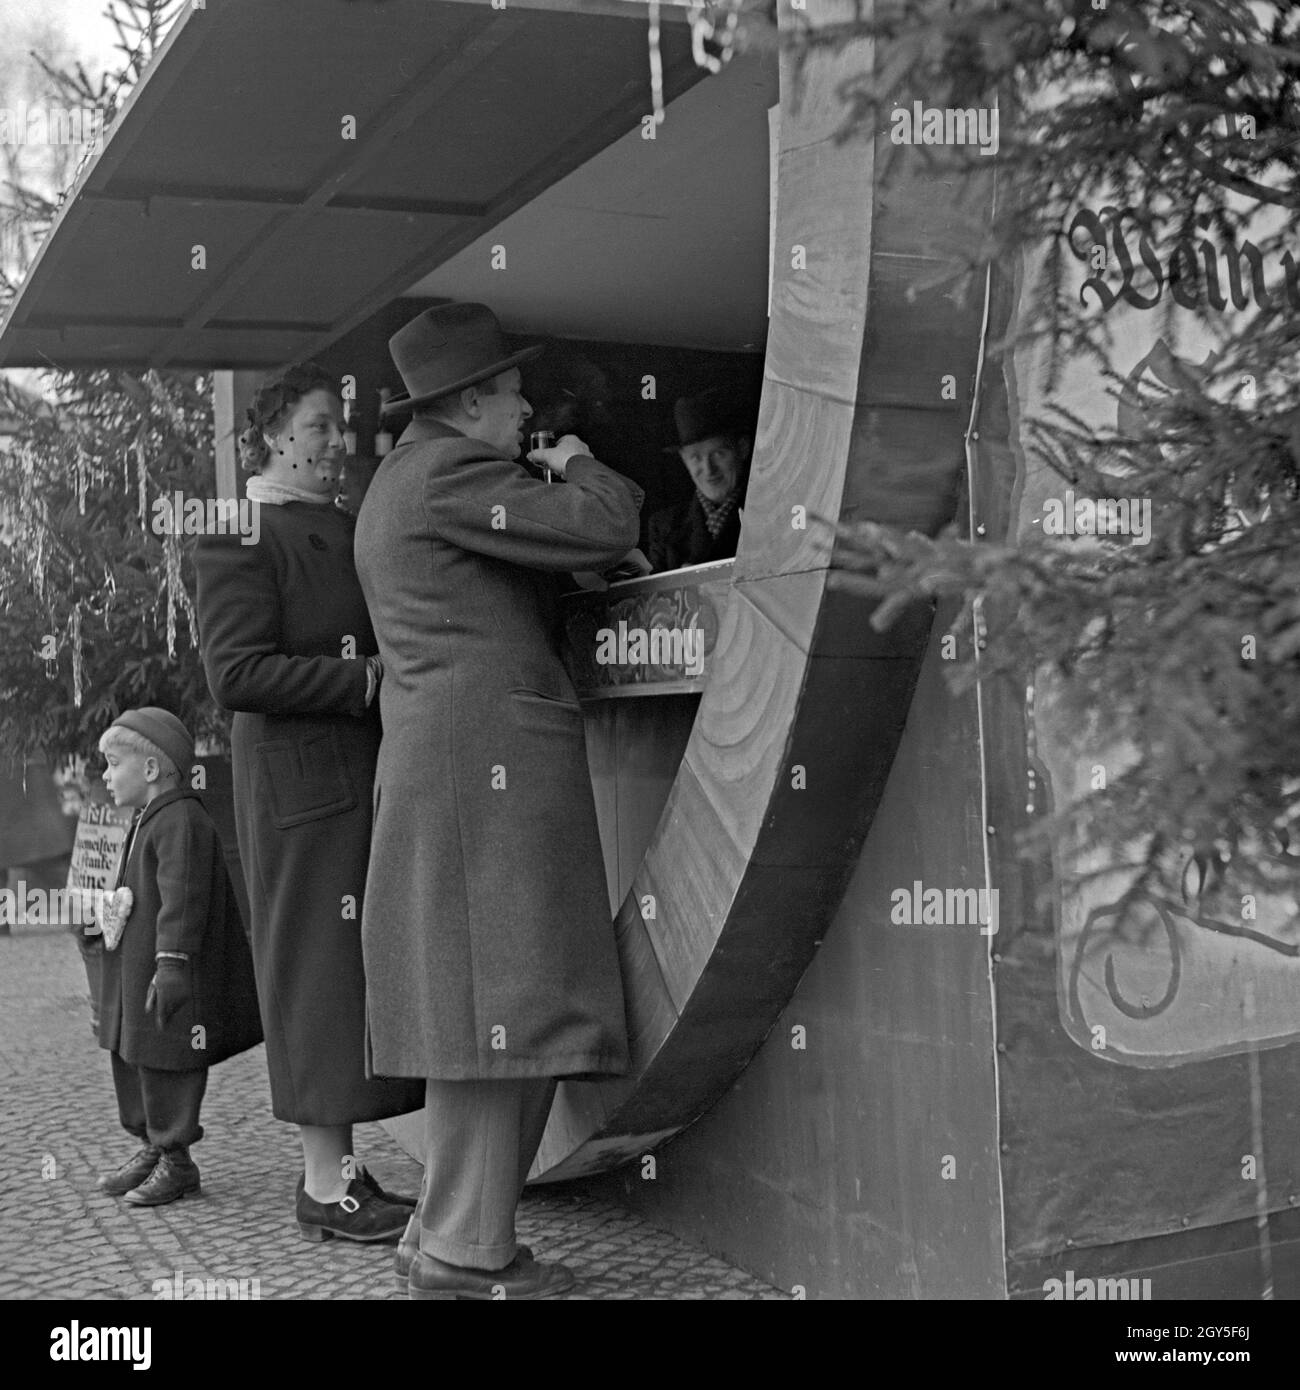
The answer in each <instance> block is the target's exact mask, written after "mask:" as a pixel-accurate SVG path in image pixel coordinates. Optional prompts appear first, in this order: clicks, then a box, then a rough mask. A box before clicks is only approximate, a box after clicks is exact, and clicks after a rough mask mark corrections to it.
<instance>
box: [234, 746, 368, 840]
mask: <svg viewBox="0 0 1300 1390" xmlns="http://www.w3.org/2000/svg"><path fill="white" fill-rule="evenodd" d="M257 760H258V764H259V766H260V767H261V771H262V777H263V780H264V783H265V789H266V793H267V796H268V799H269V804H270V811H271V820H272V823H273V824H274V825H275V827H276V829H277V830H288V829H290V828H291V827H292V826H295V825H303V824H305V823H306V822H308V821H313V820H324V819H325V817H327V816H339V815H342V814H343V813H344V812H345V811H352V810H355V809H356V805H357V794H356V789H355V788H354V787H353V785H352V778H351V777H350V776H349V775H348V767H347V763H346V761H345V760H344V756H343V748H342V745H341V744H340V742H339V739H338V735H337V734H336V733H335V732H334V730H332V729H324V730H322V731H321V732H320V733H314V734H304V735H302V736H301V737H299V738H278V739H268V740H267V741H266V742H265V743H259V744H257Z"/></svg>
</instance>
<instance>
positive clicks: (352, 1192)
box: [297, 1178, 411, 1242]
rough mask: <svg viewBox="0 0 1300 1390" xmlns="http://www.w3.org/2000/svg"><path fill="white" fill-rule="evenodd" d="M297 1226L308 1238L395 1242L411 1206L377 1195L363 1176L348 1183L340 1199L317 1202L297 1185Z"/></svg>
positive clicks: (303, 1187) (407, 1217) (301, 1186)
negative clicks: (388, 1200) (367, 1184)
mask: <svg viewBox="0 0 1300 1390" xmlns="http://www.w3.org/2000/svg"><path fill="white" fill-rule="evenodd" d="M297 1215H298V1230H299V1232H300V1233H301V1234H302V1236H303V1238H304V1239H305V1240H332V1239H333V1238H334V1237H335V1236H338V1237H339V1238H340V1239H342V1240H361V1241H367V1242H392V1241H397V1240H400V1239H401V1236H402V1232H403V1231H404V1230H406V1223H407V1222H408V1221H409V1220H410V1219H411V1208H410V1207H405V1206H402V1205H400V1204H399V1203H396V1202H385V1201H382V1200H381V1199H380V1198H378V1197H376V1196H375V1194H374V1193H373V1192H372V1191H371V1190H370V1188H369V1187H367V1186H366V1184H365V1183H364V1182H362V1181H361V1179H360V1178H353V1179H352V1181H351V1182H350V1183H348V1190H347V1191H346V1192H345V1193H344V1194H343V1197H342V1199H341V1200H340V1201H337V1202H318V1201H316V1199H315V1198H314V1197H310V1196H308V1194H307V1189H306V1187H305V1185H303V1184H302V1183H300V1184H299V1187H298V1203H297Z"/></svg>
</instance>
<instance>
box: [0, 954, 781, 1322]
mask: <svg viewBox="0 0 1300 1390" xmlns="http://www.w3.org/2000/svg"><path fill="white" fill-rule="evenodd" d="M203 1124H204V1128H205V1130H206V1131H207V1135H206V1138H205V1139H204V1140H203V1142H202V1143H201V1144H199V1145H197V1146H196V1147H195V1150H194V1157H195V1160H196V1161H197V1162H198V1164H199V1166H200V1168H201V1169H202V1173H203V1194H202V1195H201V1196H198V1197H191V1198H185V1199H184V1200H182V1201H180V1202H175V1203H173V1204H172V1205H170V1206H166V1207H159V1208H154V1209H152V1210H148V1209H146V1210H137V1209H135V1208H133V1207H129V1206H127V1205H126V1204H125V1203H123V1202H121V1201H119V1200H117V1199H115V1198H112V1197H106V1196H103V1195H102V1194H100V1193H98V1192H96V1190H95V1180H96V1178H97V1177H98V1175H99V1174H100V1173H102V1172H104V1171H106V1170H109V1169H112V1168H115V1167H116V1166H117V1165H118V1164H119V1163H121V1162H122V1161H123V1160H124V1159H125V1158H127V1157H129V1156H130V1154H131V1153H132V1152H134V1148H135V1144H134V1141H133V1140H131V1139H130V1138H129V1137H128V1136H126V1135H125V1134H123V1132H122V1131H121V1129H120V1128H119V1127H118V1124H117V1111H116V1106H115V1104H114V1101H113V1087H112V1081H111V1078H110V1073H109V1064H108V1054H107V1053H106V1052H104V1051H103V1050H102V1049H101V1048H99V1047H98V1046H97V1045H96V1044H95V1042H94V1040H93V1038H92V1037H91V1033H90V1010H89V1003H88V1000H87V996H86V980H85V974H84V971H83V969H82V965H81V960H80V958H79V956H78V954H77V948H76V945H75V943H74V942H73V941H72V940H71V939H70V938H69V937H68V936H67V934H66V933H65V932H64V931H62V930H59V929H51V928H40V927H20V928H16V929H15V932H14V935H12V936H0V1165H3V1166H2V1168H0V1171H3V1173H4V1175H5V1179H6V1180H5V1182H4V1184H3V1186H2V1187H0V1298H9V1299H13V1298H70V1299H119V1298H125V1299H153V1298H154V1297H155V1296H156V1295H155V1293H154V1281H155V1280H158V1279H166V1280H167V1281H168V1282H169V1283H172V1282H173V1281H174V1280H175V1279H176V1277H177V1276H178V1275H179V1277H180V1278H181V1279H196V1278H197V1279H209V1278H211V1279H235V1280H250V1281H251V1280H254V1279H255V1280H257V1285H256V1292H257V1295H258V1296H260V1297H261V1298H281V1299H284V1298H290V1299H304V1298H369V1299H400V1298H405V1294H404V1293H402V1292H399V1291H398V1288H397V1285H396V1282H395V1280H394V1277H393V1271H392V1264H393V1248H392V1247H391V1246H379V1247H375V1246H370V1247H367V1246H363V1245H356V1244H354V1243H352V1242H348V1241H341V1240H334V1241H328V1242H326V1243H324V1244H314V1243H311V1242H309V1241H305V1240H303V1239H302V1238H301V1237H300V1236H299V1234H298V1230H297V1227H296V1226H295V1224H294V1221H293V1190H294V1184H295V1182H296V1180H297V1176H298V1173H299V1171H300V1168H301V1151H300V1150H299V1148H298V1144H297V1138H296V1131H295V1130H294V1129H293V1128H292V1126H290V1125H286V1124H281V1123H279V1122H278V1121H277V1120H275V1119H274V1118H273V1117H272V1115H271V1107H270V1096H269V1093H268V1090H267V1084H266V1066H265V1060H264V1057H263V1054H262V1049H261V1048H260V1047H259V1048H256V1049H255V1050H254V1051H252V1052H249V1053H245V1054H244V1055H243V1056H241V1057H236V1058H234V1059H232V1060H231V1061H229V1062H224V1063H222V1064H221V1065H220V1066H217V1067H215V1068H214V1069H213V1072H212V1075H211V1078H210V1079H209V1082H208V1093H207V1098H206V1100H205V1101H204V1105H203ZM354 1140H355V1148H356V1151H357V1154H358V1157H359V1158H361V1160H362V1161H363V1162H365V1163H366V1165H367V1166H368V1167H369V1168H370V1169H371V1171H372V1172H373V1173H374V1174H375V1176H376V1177H378V1179H379V1180H380V1182H381V1183H383V1184H384V1186H386V1187H389V1188H390V1189H391V1190H394V1191H398V1192H410V1193H414V1192H416V1191H417V1190H418V1188H419V1184H420V1169H419V1166H418V1165H417V1164H416V1163H415V1162H414V1161H413V1160H412V1159H411V1158H409V1157H408V1156H407V1155H406V1154H405V1153H404V1152H403V1151H402V1150H401V1149H400V1148H398V1146H397V1145H396V1144H395V1143H394V1142H393V1141H392V1140H391V1139H390V1138H389V1136H388V1135H387V1134H386V1133H385V1131H384V1130H383V1129H381V1128H380V1127H379V1126H378V1125H374V1124H367V1125H358V1126H357V1129H356V1132H355V1135H354ZM518 1229H519V1237H520V1239H521V1240H523V1241H526V1242H528V1243H529V1244H531V1245H532V1246H533V1248H534V1249H535V1250H537V1252H538V1253H539V1254H540V1255H542V1256H543V1257H544V1258H550V1259H559V1260H562V1261H564V1262H565V1263H566V1264H568V1265H570V1266H571V1267H572V1268H573V1270H574V1272H575V1274H577V1276H578V1280H579V1282H578V1284H577V1287H576V1288H575V1289H574V1290H573V1291H572V1292H571V1293H570V1294H569V1295H568V1297H569V1298H575V1299H715V1298H718V1299H753V1298H760V1299H761V1298H769V1299H784V1298H787V1297H788V1295H787V1294H785V1293H784V1292H782V1291H781V1290H778V1289H774V1288H771V1287H770V1286H768V1285H767V1284H764V1283H761V1282H760V1281H758V1280H756V1279H754V1278H752V1277H751V1276H750V1275H748V1274H746V1273H744V1272H742V1271H740V1270H737V1269H733V1268H732V1267H731V1266H730V1265H728V1264H726V1263H724V1262H723V1261H721V1260H719V1259H716V1258H714V1257H713V1256H710V1255H707V1254H705V1253H703V1252H701V1251H698V1250H695V1249H693V1248H691V1247H690V1246H688V1245H685V1244H683V1243H682V1242H681V1241H679V1240H678V1239H677V1238H676V1237H675V1236H672V1235H669V1234H667V1233H666V1232H663V1231H659V1230H657V1229H655V1228H654V1227H653V1226H650V1225H647V1224H646V1223H645V1222H643V1221H641V1220H640V1219H638V1218H637V1217H635V1216H633V1215H631V1214H630V1213H628V1212H626V1211H624V1210H623V1209H622V1208H621V1207H618V1206H615V1205H613V1204H611V1203H609V1202H607V1201H604V1200H599V1199H597V1198H594V1197H592V1196H591V1195H589V1194H585V1193H584V1192H583V1191H582V1190H581V1188H578V1187H575V1186H574V1185H572V1184H570V1185H565V1186H560V1187H558V1188H544V1189H540V1190H538V1191H537V1192H536V1193H529V1194H526V1195H525V1198H524V1202H523V1204H522V1206H521V1208H520V1213H519V1221H518ZM246 1288H247V1289H248V1290H249V1291H250V1292H251V1291H252V1290H253V1288H254V1286H253V1285H252V1284H251V1283H250V1284H248V1285H247V1286H246Z"/></svg>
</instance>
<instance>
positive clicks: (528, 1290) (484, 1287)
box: [407, 1252, 574, 1300]
mask: <svg viewBox="0 0 1300 1390" xmlns="http://www.w3.org/2000/svg"><path fill="white" fill-rule="evenodd" d="M573 1284H574V1279H573V1271H572V1270H571V1269H567V1268H566V1267H565V1266H564V1265H559V1264H543V1263H542V1262H541V1261H540V1260H524V1259H521V1258H520V1257H519V1256H518V1255H516V1256H515V1258H514V1259H513V1260H511V1262H510V1263H509V1264H508V1265H506V1267H505V1268H504V1269H467V1268H465V1267H464V1266H463V1265H452V1264H447V1263H446V1261H445V1260H435V1259H434V1258H433V1256H432V1255H426V1254H424V1253H423V1252H420V1253H419V1254H418V1255H417V1256H416V1257H415V1259H414V1260H412V1261H411V1273H410V1276H409V1278H408V1280H407V1293H408V1295H409V1296H410V1297H411V1298H413V1299H417V1300H425V1299H435V1298H437V1299H450V1298H472V1299H482V1300H492V1299H507V1300H508V1299H511V1298H551V1297H552V1296H553V1295H555V1294H560V1293H563V1292H564V1291H565V1290H566V1289H571V1288H572V1287H573Z"/></svg>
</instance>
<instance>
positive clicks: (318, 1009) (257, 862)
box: [196, 502, 424, 1125]
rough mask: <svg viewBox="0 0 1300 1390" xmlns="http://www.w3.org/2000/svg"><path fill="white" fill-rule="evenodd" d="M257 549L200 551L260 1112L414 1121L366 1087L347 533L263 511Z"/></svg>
mask: <svg viewBox="0 0 1300 1390" xmlns="http://www.w3.org/2000/svg"><path fill="white" fill-rule="evenodd" d="M259 515H260V522H261V525H260V535H259V537H258V541H257V544H256V545H244V544H242V538H241V537H240V536H238V535H224V536H222V535H211V536H203V537H201V538H200V541H199V545H198V549H197V555H196V567H197V570H198V580H199V585H198V588H199V602H198V609H199V639H200V644H201V646H202V648H203V663H204V667H205V669H206V671H207V677H208V686H209V688H210V689H211V691H212V694H213V696H214V698H215V699H216V701H217V703H218V704H219V705H221V706H222V707H223V708H224V709H228V710H234V711H236V713H235V717H234V720H233V721H232V729H231V754H232V760H233V763H234V778H235V825H236V829H237V831H238V837H239V857H240V860H241V862H242V864H243V869H244V878H245V881H246V882H247V884H248V901H249V905H250V907H251V910H252V917H253V921H252V938H253V960H254V963H255V965H256V969H257V992H258V997H259V999H260V1000H261V1005H262V1022H263V1025H264V1027H265V1029H266V1063H267V1070H268V1072H269V1074H270V1081H271V1109H272V1111H273V1113H274V1114H275V1116H276V1118H277V1119H280V1120H287V1121H290V1122H291V1123H294V1124H300V1125H342V1124H350V1123H352V1122H353V1121H357V1120H379V1119H384V1118H387V1117H389V1116H393V1115H401V1114H403V1113H404V1112H406V1111H409V1110H416V1109H418V1108H419V1107H420V1106H421V1105H422V1104H423V1103H424V1095H423V1090H422V1088H421V1087H419V1086H416V1085H414V1084H413V1083H412V1082H410V1081H407V1080H400V1079H388V1080H375V1079H371V1078H368V1077H367V1075H366V1058H365V995H366V986H365V980H364V978H363V975H362V965H361V910H362V903H363V900H364V896H365V893H366V861H367V859H368V858H369V855H370V806H371V797H372V795H373V788H374V776H375V758H376V756H377V755H378V752H379V716H378V712H377V710H376V707H375V706H374V705H371V706H369V707H367V705H366V661H365V659H366V657H367V656H370V655H373V653H374V651H375V638H374V632H373V630H372V629H371V626H370V617H369V614H368V613H367V612H366V604H365V600H364V599H363V598H362V596H361V586H360V585H359V584H358V583H357V575H356V570H355V569H354V567H353V563H352V534H353V527H354V522H353V520H352V518H351V517H350V516H347V515H346V514H345V513H343V512H341V511H339V510H338V509H337V508H335V507H333V506H331V505H329V504H328V503H324V504H321V505H315V504H312V503H310V502H288V503H285V504H284V505H282V506H272V505H269V504H267V505H263V506H262V507H261V508H260V511H259Z"/></svg>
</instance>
